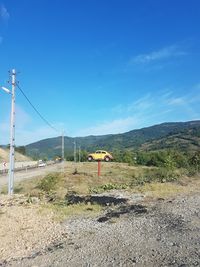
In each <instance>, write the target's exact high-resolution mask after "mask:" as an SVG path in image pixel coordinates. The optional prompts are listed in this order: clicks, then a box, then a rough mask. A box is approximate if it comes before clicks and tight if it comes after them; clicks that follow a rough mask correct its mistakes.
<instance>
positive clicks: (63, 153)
mask: <svg viewBox="0 0 200 267" xmlns="http://www.w3.org/2000/svg"><path fill="white" fill-rule="evenodd" d="M64 149H65V139H64V131H62V172H63V173H64V160H65V150H64Z"/></svg>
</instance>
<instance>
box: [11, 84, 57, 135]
mask: <svg viewBox="0 0 200 267" xmlns="http://www.w3.org/2000/svg"><path fill="white" fill-rule="evenodd" d="M16 86H17V87H18V88H19V90H20V92H21V93H22V95H23V96H24V97H25V98H26V100H27V101H28V103H29V104H30V105H31V107H32V108H33V109H34V110H35V112H36V113H37V114H38V116H39V117H40V118H41V119H42V120H43V121H44V122H45V123H46V124H47V125H48V126H49V127H50V128H51V129H53V130H54V131H56V132H59V131H58V130H57V129H56V128H55V127H53V126H52V125H51V123H49V122H48V121H47V120H46V119H45V118H44V117H43V116H42V115H41V113H40V112H39V111H38V110H37V108H36V107H35V106H34V105H33V104H32V103H31V101H30V100H29V98H28V97H27V96H26V94H25V93H24V91H23V90H22V89H21V87H20V86H19V84H18V83H17V84H16Z"/></svg>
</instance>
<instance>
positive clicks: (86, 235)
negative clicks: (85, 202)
mask: <svg viewBox="0 0 200 267" xmlns="http://www.w3.org/2000/svg"><path fill="white" fill-rule="evenodd" d="M63 227H64V229H65V230H66V232H67V238H66V239H62V238H60V240H59V241H60V243H59V245H57V246H52V247H50V246H49V247H47V249H46V251H43V252H41V253H38V254H36V255H32V256H30V257H26V258H23V259H21V260H16V261H11V262H10V264H6V265H5V266H13V267H14V266H20V267H25V266H26V267H29V266H30V267H33V266H35V267H36V266H40V267H47V266H49V267H50V266H63V267H64V266H70V267H76V266H77V267H78V266H83V267H89V266H91V267H95V266H109V267H111V266H148V267H151V266H152V267H153V266H177V267H184V266H185V267H186V266H200V196H199V195H198V194H195V195H190V196H179V197H177V198H176V199H171V200H163V199H160V200H158V201H156V202H153V203H147V204H145V202H141V203H131V204H126V205H124V204H122V205H120V206H117V207H112V208H111V207H108V208H107V209H106V211H105V212H104V214H102V215H101V216H100V217H98V218H83V217H74V218H71V219H68V220H66V221H65V222H64V223H63Z"/></svg>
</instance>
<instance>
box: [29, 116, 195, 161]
mask: <svg viewBox="0 0 200 267" xmlns="http://www.w3.org/2000/svg"><path fill="white" fill-rule="evenodd" d="M61 140H62V139H61V136H59V137H55V138H49V139H44V140H41V141H38V142H35V143H32V144H29V145H27V146H26V147H25V149H26V155H28V156H31V157H33V158H34V157H35V158H41V157H47V158H53V157H56V156H61V148H62V145H61V144H62V142H61ZM74 142H76V147H77V148H78V147H81V150H85V151H87V152H93V151H95V150H97V149H104V150H108V151H114V150H127V149H128V150H141V151H155V150H162V149H178V150H181V151H184V152H193V151H198V150H199V149H200V120H196V121H188V122H168V123H162V124H158V125H154V126H150V127H145V128H142V129H138V130H132V131H129V132H126V133H122V134H108V135H100V136H93V135H91V136H86V137H76V138H72V137H68V136H65V137H64V144H65V145H64V150H65V155H66V154H67V155H70V154H71V155H73V151H74Z"/></svg>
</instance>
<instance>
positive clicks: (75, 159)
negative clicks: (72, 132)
mask: <svg viewBox="0 0 200 267" xmlns="http://www.w3.org/2000/svg"><path fill="white" fill-rule="evenodd" d="M74 162H75V163H76V140H75V139H74Z"/></svg>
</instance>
